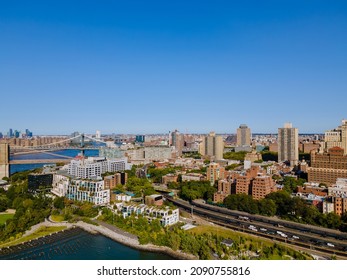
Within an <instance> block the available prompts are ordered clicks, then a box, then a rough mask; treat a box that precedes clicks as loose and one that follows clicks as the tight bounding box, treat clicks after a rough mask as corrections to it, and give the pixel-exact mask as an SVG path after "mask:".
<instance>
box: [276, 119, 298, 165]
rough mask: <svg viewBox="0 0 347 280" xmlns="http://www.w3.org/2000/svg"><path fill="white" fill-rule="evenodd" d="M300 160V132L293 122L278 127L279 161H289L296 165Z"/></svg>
mask: <svg viewBox="0 0 347 280" xmlns="http://www.w3.org/2000/svg"><path fill="white" fill-rule="evenodd" d="M298 160H299V132H298V129H297V128H293V127H292V124H291V123H285V124H284V127H283V128H279V129H278V162H283V161H289V162H290V166H294V165H295V164H297V163H298Z"/></svg>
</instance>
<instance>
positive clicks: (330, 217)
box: [325, 213, 341, 229]
mask: <svg viewBox="0 0 347 280" xmlns="http://www.w3.org/2000/svg"><path fill="white" fill-rule="evenodd" d="M325 219H326V224H327V227H329V228H334V229H338V228H339V227H340V226H341V218H340V216H338V215H336V214H335V213H328V214H326V216H325Z"/></svg>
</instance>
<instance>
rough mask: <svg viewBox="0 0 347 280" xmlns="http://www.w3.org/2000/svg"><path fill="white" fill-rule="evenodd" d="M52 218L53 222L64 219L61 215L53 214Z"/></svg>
mask: <svg viewBox="0 0 347 280" xmlns="http://www.w3.org/2000/svg"><path fill="white" fill-rule="evenodd" d="M51 220H52V221H53V222H57V223H60V222H62V221H64V217H63V216H61V215H51Z"/></svg>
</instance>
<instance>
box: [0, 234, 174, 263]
mask: <svg viewBox="0 0 347 280" xmlns="http://www.w3.org/2000/svg"><path fill="white" fill-rule="evenodd" d="M172 259H173V258H171V257H170V256H168V255H164V254H158V253H151V252H145V251H139V250H136V249H132V248H130V247H127V246H124V245H122V244H120V243H118V242H115V241H113V240H111V239H109V238H107V237H105V236H103V235H100V234H97V235H94V234H90V233H88V232H86V231H83V230H82V229H79V228H76V229H72V230H66V231H64V232H60V233H57V234H53V235H51V236H46V237H43V238H40V239H38V240H33V241H31V242H27V243H25V244H22V245H18V246H14V247H10V248H7V249H2V250H0V260H172Z"/></svg>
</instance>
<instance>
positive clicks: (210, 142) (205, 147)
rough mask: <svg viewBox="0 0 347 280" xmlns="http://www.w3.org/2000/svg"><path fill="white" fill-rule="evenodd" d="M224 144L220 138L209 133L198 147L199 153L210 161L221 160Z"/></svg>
mask: <svg viewBox="0 0 347 280" xmlns="http://www.w3.org/2000/svg"><path fill="white" fill-rule="evenodd" d="M223 150H224V142H223V138H222V136H216V134H215V133H214V132H210V134H209V135H208V136H205V137H203V139H202V143H201V146H200V153H201V154H202V155H203V156H207V157H209V158H210V159H211V160H221V159H223Z"/></svg>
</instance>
